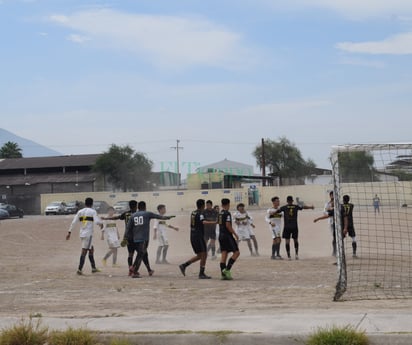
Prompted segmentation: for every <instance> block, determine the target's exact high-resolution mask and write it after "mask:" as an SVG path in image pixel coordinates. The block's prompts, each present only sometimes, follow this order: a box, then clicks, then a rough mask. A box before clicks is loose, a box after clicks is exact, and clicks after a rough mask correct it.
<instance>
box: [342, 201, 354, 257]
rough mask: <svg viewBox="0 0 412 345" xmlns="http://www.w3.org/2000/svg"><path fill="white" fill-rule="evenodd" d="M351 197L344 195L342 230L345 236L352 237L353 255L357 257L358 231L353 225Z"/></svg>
mask: <svg viewBox="0 0 412 345" xmlns="http://www.w3.org/2000/svg"><path fill="white" fill-rule="evenodd" d="M349 200H350V197H349V195H344V196H343V204H342V205H341V207H340V214H341V222H342V223H341V224H342V229H343V230H342V231H343V237H345V236H346V234H348V235H349V236H350V237H351V238H352V256H353V257H354V258H357V255H356V248H357V243H356V233H355V227H354V226H353V204H351V203H350V202H349Z"/></svg>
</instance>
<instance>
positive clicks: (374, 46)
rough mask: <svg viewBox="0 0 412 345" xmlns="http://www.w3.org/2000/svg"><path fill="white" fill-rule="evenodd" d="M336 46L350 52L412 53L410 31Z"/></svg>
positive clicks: (377, 53)
mask: <svg viewBox="0 0 412 345" xmlns="http://www.w3.org/2000/svg"><path fill="white" fill-rule="evenodd" d="M336 48H338V49H340V50H343V51H347V52H350V53H363V54H373V55H379V54H386V55H410V54H412V32H407V33H401V34H398V35H394V36H391V37H388V38H386V39H384V40H382V41H369V42H357V43H355V42H341V43H338V44H337V45H336Z"/></svg>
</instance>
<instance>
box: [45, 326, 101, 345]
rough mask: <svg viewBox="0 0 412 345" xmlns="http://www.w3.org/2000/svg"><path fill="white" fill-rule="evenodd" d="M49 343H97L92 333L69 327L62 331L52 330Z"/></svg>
mask: <svg viewBox="0 0 412 345" xmlns="http://www.w3.org/2000/svg"><path fill="white" fill-rule="evenodd" d="M48 344H49V345H97V344H98V342H97V340H96V339H95V337H94V335H93V333H92V332H91V331H89V330H86V329H73V328H71V327H69V328H68V329H67V330H66V331H64V332H58V331H55V332H52V333H51V334H50V336H49V343H48Z"/></svg>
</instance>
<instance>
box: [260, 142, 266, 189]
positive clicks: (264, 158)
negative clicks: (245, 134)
mask: <svg viewBox="0 0 412 345" xmlns="http://www.w3.org/2000/svg"><path fill="white" fill-rule="evenodd" d="M261 166H262V177H263V179H262V186H263V187H265V186H266V179H265V177H266V157H265V139H263V138H262V162H261Z"/></svg>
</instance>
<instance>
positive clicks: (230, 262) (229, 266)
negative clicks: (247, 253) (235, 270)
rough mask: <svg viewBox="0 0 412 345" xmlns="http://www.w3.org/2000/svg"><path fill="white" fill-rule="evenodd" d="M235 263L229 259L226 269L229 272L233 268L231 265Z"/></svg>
mask: <svg viewBox="0 0 412 345" xmlns="http://www.w3.org/2000/svg"><path fill="white" fill-rule="evenodd" d="M234 263H235V260H233V259H232V258H230V259H229V261H228V262H227V267H226V268H227V269H228V270H230V269H231V268H232V266H233V264H234Z"/></svg>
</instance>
